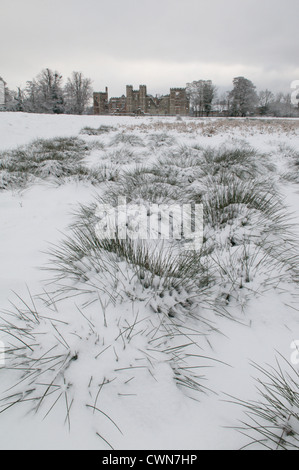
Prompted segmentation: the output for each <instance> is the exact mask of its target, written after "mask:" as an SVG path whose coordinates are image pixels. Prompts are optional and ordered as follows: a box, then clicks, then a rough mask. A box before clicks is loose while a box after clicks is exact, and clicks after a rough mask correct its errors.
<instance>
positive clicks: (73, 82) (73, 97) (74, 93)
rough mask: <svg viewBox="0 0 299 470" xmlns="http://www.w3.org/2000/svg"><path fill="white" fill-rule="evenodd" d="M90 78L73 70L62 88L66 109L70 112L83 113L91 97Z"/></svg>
mask: <svg viewBox="0 0 299 470" xmlns="http://www.w3.org/2000/svg"><path fill="white" fill-rule="evenodd" d="M91 83H92V82H91V79H90V78H84V76H83V73H82V72H73V73H72V77H71V78H68V80H67V84H66V85H65V88H64V94H65V103H66V111H67V112H68V113H70V114H83V113H84V112H85V111H86V108H87V106H88V104H89V101H90V99H91V97H92V91H93V90H92V87H91Z"/></svg>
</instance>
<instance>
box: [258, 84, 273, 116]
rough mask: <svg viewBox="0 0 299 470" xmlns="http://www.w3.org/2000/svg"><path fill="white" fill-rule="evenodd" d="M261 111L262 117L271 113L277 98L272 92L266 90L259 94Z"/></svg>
mask: <svg viewBox="0 0 299 470" xmlns="http://www.w3.org/2000/svg"><path fill="white" fill-rule="evenodd" d="M258 98H259V110H260V114H261V115H262V116H265V115H267V114H269V113H271V105H272V104H273V103H274V101H275V96H274V93H272V91H270V90H268V89H266V90H262V91H260V92H259V95H258Z"/></svg>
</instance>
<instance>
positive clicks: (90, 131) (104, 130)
mask: <svg viewBox="0 0 299 470" xmlns="http://www.w3.org/2000/svg"><path fill="white" fill-rule="evenodd" d="M115 130H116V128H115V127H113V126H104V125H101V126H100V127H98V128H94V127H88V126H86V127H83V129H81V131H80V134H83V135H103V134H108V133H109V132H113V131H115Z"/></svg>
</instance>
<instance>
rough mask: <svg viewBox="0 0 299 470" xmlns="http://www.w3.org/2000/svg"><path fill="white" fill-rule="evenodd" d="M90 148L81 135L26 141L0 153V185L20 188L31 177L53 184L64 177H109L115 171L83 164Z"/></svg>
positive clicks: (100, 179) (97, 179)
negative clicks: (25, 143) (27, 143)
mask: <svg viewBox="0 0 299 470" xmlns="http://www.w3.org/2000/svg"><path fill="white" fill-rule="evenodd" d="M92 149H93V145H91V146H90V147H89V146H88V145H87V144H86V143H85V142H84V141H83V140H81V139H78V138H77V137H73V138H55V139H49V140H42V139H38V140H36V141H34V142H32V143H31V144H29V145H26V146H23V147H19V148H17V149H15V150H10V151H7V152H2V153H1V154H0V189H9V188H24V187H26V186H27V185H28V184H30V183H33V182H34V181H44V180H50V181H52V182H54V183H56V184H63V183H65V182H66V181H70V180H77V181H90V182H91V183H92V184H99V183H101V182H103V181H106V180H107V179H108V180H109V179H110V180H111V181H112V180H113V179H114V178H116V176H117V173H116V172H113V173H114V175H113V174H112V172H110V175H109V176H108V171H107V168H106V169H105V168H104V167H98V168H97V169H89V168H88V167H87V166H86V165H85V164H84V158H85V157H86V155H87V153H88V152H89V151H90V150H92Z"/></svg>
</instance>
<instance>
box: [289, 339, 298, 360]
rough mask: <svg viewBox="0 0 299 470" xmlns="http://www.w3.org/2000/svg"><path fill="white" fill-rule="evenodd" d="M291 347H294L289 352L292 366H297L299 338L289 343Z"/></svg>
mask: <svg viewBox="0 0 299 470" xmlns="http://www.w3.org/2000/svg"><path fill="white" fill-rule="evenodd" d="M290 348H291V349H294V351H293V352H292V354H291V363H292V364H293V366H297V365H298V364H299V340H298V339H297V340H295V341H293V342H292V343H291V346H290Z"/></svg>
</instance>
